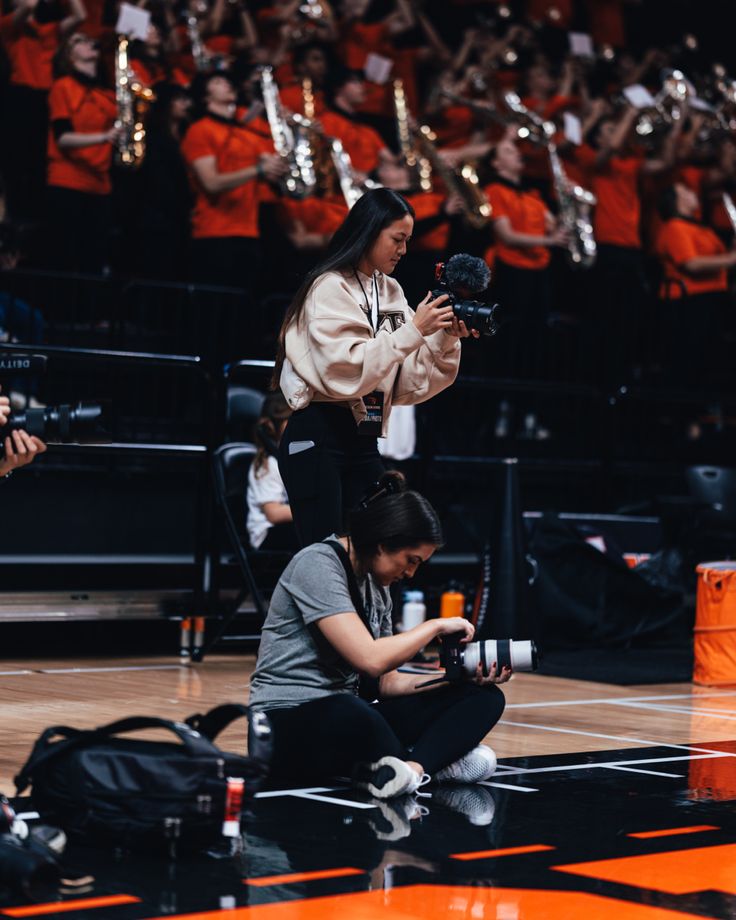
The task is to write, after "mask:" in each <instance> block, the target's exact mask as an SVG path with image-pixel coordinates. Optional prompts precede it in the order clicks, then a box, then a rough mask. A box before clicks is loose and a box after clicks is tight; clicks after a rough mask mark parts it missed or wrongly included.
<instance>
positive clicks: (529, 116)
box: [504, 93, 598, 268]
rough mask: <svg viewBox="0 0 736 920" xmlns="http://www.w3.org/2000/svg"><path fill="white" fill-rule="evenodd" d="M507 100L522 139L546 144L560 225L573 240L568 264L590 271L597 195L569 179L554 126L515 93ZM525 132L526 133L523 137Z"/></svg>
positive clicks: (509, 94)
mask: <svg viewBox="0 0 736 920" xmlns="http://www.w3.org/2000/svg"><path fill="white" fill-rule="evenodd" d="M504 98H505V100H506V104H507V105H508V107H509V108H510V109H511V110H512V112H514V113H515V114H516V115H517V116H519V119H520V121H521V127H520V128H519V131H518V133H519V136H520V137H527V138H529V139H530V140H533V141H534V142H535V143H539V144H544V146H545V147H546V148H547V155H548V156H549V165H550V169H551V171H552V182H553V184H554V187H555V193H556V195H557V203H558V205H559V208H560V214H559V218H560V223H561V224H562V226H563V227H564V228H565V230H567V232H568V235H569V237H570V239H569V242H568V244H567V261H568V263H569V264H570V265H571V266H572V267H573V268H590V267H591V266H592V265H593V263H594V262H595V260H596V256H597V254H598V247H597V245H596V242H595V237H594V236H593V225H592V223H591V220H590V212H591V209H592V208H593V207H594V206H595V204H596V197H595V195H594V194H593V193H592V192H590V191H588V190H587V189H584V188H583V187H582V186H580V185H576V184H573V183H572V182H571V181H570V179H569V178H568V176H567V174H566V172H565V170H564V168H563V166H562V161H561V160H560V157H559V154H558V153H557V147H556V146H555V143H554V141H553V140H552V136H553V134H554V131H555V126H554V124H552V123H551V122H547V121H544V120H543V119H542V118H540V116H539V115H537V113H536V112H532V111H530V110H529V109H527V108H526V106H524V105H522V104H521V100H520V99H519V97H518V96H517V95H516V93H506V95H505V97H504ZM522 131H525V133H524V134H522V133H521V132H522Z"/></svg>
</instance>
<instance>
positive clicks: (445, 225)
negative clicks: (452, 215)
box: [405, 192, 450, 285]
mask: <svg viewBox="0 0 736 920" xmlns="http://www.w3.org/2000/svg"><path fill="white" fill-rule="evenodd" d="M405 197H406V200H407V201H408V202H409V204H410V205H411V206H412V207H413V208H414V214H415V216H416V220H415V224H414V233H413V234H412V241H411V244H410V248H411V249H412V250H420V251H421V252H427V251H432V252H444V251H445V250H446V249H447V246H448V243H449V242H450V223H449V220H443V221H442V222H441V223H438V224H437V225H436V226H434V227H432V228H431V229H430V230H427V231H425V232H421V227H419V226H417V225H418V224H419V222H420V221H421V220H424V219H426V218H428V217H437V216H439V214H440V213H441V211H442V205H443V204H444V203H445V198H446V196H445V195H443V194H441V193H439V192H418V193H417V194H416V195H406V196H405ZM430 281H431V279H429V278H428V279H427V284H428V285H429V284H430Z"/></svg>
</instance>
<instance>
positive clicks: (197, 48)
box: [186, 4, 214, 73]
mask: <svg viewBox="0 0 736 920" xmlns="http://www.w3.org/2000/svg"><path fill="white" fill-rule="evenodd" d="M186 20H187V35H188V36H189V44H190V45H191V48H192V57H193V58H194V67H195V70H196V71H197V72H198V73H204V72H205V71H207V70H210V68H211V67H212V66H213V65H214V60H213V58H214V55H213V54H212V52H211V51H210V50H209V49H208V48H207V46H206V45H205V43H204V42H203V41H202V33H201V32H200V29H199V19H198V18H197V13H196V11H195V9H194V6H193V4H190V5H189V9H188V10H187V13H186Z"/></svg>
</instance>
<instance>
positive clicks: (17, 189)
mask: <svg viewBox="0 0 736 920" xmlns="http://www.w3.org/2000/svg"><path fill="white" fill-rule="evenodd" d="M51 9H52V5H51V4H39V2H38V0H14V2H13V4H12V11H11V12H9V13H8V14H7V15H5V16H0V45H2V46H3V47H4V49H5V51H6V52H7V56H8V59H9V63H10V84H9V85H8V87H7V89H6V90H5V92H4V93H3V95H4V96H5V99H4V100H3V104H2V106H0V118H2V123H3V128H4V130H5V132H7V134H6V138H4V143H3V145H2V148H0V150H1V152H2V162H0V169H2V172H3V174H4V176H5V179H6V181H7V184H8V209H9V211H10V213H11V214H12V215H13V217H14V218H15V219H16V220H17V219H25V220H29V219H35V220H38V219H39V218H40V217H41V215H42V213H43V191H44V186H45V177H46V133H47V131H48V95H49V90H50V89H51V84H52V82H53V79H54V77H53V73H52V60H53V56H54V54H55V53H56V51H57V49H58V47H59V43H60V42H62V41H63V40H64V39H65V38H66V36H67V35H69V34H70V33H71V32H72V31H73V30H74V29H76V28H77V26H78V25H80V23H82V22H84V20H85V18H86V16H87V11H86V9H85V6H84V3H83V2H82V0H70V3H69V8H68V11H67V13H66V15H65V16H64V17H63V18H62V19H56V18H51V17H50V16H49V11H50V10H51Z"/></svg>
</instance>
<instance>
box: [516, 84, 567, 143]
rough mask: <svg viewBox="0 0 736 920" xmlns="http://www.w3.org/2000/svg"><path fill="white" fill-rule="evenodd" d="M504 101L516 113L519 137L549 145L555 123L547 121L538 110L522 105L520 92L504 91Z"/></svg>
mask: <svg viewBox="0 0 736 920" xmlns="http://www.w3.org/2000/svg"><path fill="white" fill-rule="evenodd" d="M503 101H504V102H505V103H506V105H507V106H508V108H509V109H510V110H511V111H512V112H513V113H514V115H515V118H514V119H513V120H514V121H515V122H516V123H517V125H518V127H517V129H516V134H517V137H518V138H519V139H520V140H528V141H531V142H532V143H533V144H540V145H541V146H544V147H547V146H548V144H549V139H550V138H551V137H552V135H553V134H554V133H555V126H554V123H553V122H551V121H545V120H544V119H543V118H541V117H540V116H539V115H537V113H536V112H532V110H531V109H528V108H527V107H526V106H525V105H522V103H521V99H520V98H519V95H518V93H514V92H507V93H504V95H503Z"/></svg>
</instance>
